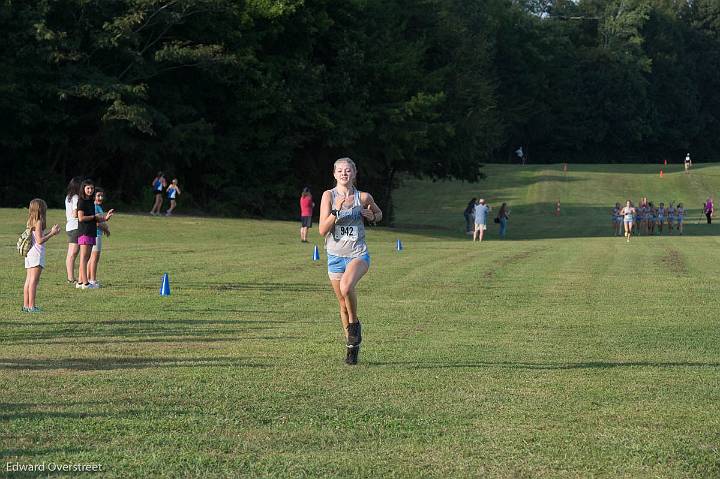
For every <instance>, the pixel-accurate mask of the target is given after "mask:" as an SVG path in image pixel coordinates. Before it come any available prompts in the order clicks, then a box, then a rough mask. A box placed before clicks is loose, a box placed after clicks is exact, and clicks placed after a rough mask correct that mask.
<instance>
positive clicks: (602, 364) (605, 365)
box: [365, 361, 720, 370]
mask: <svg viewBox="0 0 720 479" xmlns="http://www.w3.org/2000/svg"><path fill="white" fill-rule="evenodd" d="M365 364H367V365H368V366H371V367H372V366H409V367H412V368H413V369H464V368H487V369H492V368H503V369H529V370H565V369H613V368H633V367H650V368H681V367H685V368H720V363H718V362H707V363H702V362H694V361H671V362H659V361H628V362H620V361H618V362H614V361H589V362H583V363H525V362H511V361H498V362H491V361H477V362H460V363H453V362H448V363H440V362H437V363H418V362H412V361H387V362H383V361H366V362H365Z"/></svg>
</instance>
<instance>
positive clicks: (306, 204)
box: [300, 186, 315, 243]
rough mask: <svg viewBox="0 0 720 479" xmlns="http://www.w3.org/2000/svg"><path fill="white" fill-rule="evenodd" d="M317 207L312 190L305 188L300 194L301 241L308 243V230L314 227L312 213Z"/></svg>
mask: <svg viewBox="0 0 720 479" xmlns="http://www.w3.org/2000/svg"><path fill="white" fill-rule="evenodd" d="M314 207H315V203H313V198H312V194H311V193H310V188H308V187H307V186H306V187H305V188H303V190H302V193H301V194H300V241H302V242H303V243H307V242H308V241H307V232H308V228H311V227H312V212H313V208H314Z"/></svg>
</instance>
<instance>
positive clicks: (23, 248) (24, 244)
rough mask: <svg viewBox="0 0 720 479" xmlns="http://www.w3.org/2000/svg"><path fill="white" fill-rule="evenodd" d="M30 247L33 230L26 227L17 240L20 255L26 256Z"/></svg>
mask: <svg viewBox="0 0 720 479" xmlns="http://www.w3.org/2000/svg"><path fill="white" fill-rule="evenodd" d="M30 248H32V230H31V229H30V228H26V229H25V231H23V232H22V233H21V234H20V237H19V238H18V240H17V250H18V253H19V254H20V256H22V257H26V256H27V254H28V252H29V251H30Z"/></svg>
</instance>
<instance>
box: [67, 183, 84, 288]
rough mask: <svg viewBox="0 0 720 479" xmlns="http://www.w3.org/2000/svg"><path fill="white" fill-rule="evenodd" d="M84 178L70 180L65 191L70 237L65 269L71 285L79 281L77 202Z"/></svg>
mask: <svg viewBox="0 0 720 479" xmlns="http://www.w3.org/2000/svg"><path fill="white" fill-rule="evenodd" d="M81 183H82V178H80V177H79V176H76V177H75V178H73V179H71V180H70V183H68V186H67V192H66V193H65V221H66V223H65V231H66V232H67V237H68V249H67V256H66V257H65V269H66V271H67V282H68V284H70V285H71V286H72V285H74V284H75V283H77V279H76V278H75V259H76V258H77V256H78V252H79V251H80V247H79V246H78V236H79V230H78V220H77V204H78V200H79V199H80V184H81Z"/></svg>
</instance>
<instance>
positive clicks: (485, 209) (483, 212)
mask: <svg viewBox="0 0 720 479" xmlns="http://www.w3.org/2000/svg"><path fill="white" fill-rule="evenodd" d="M488 213H490V207H489V206H488V205H486V204H485V200H484V199H482V198H480V199H479V200H478V204H477V205H476V206H475V232H474V233H473V241H477V242H481V241H482V240H483V236H485V230H487V217H488Z"/></svg>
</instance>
